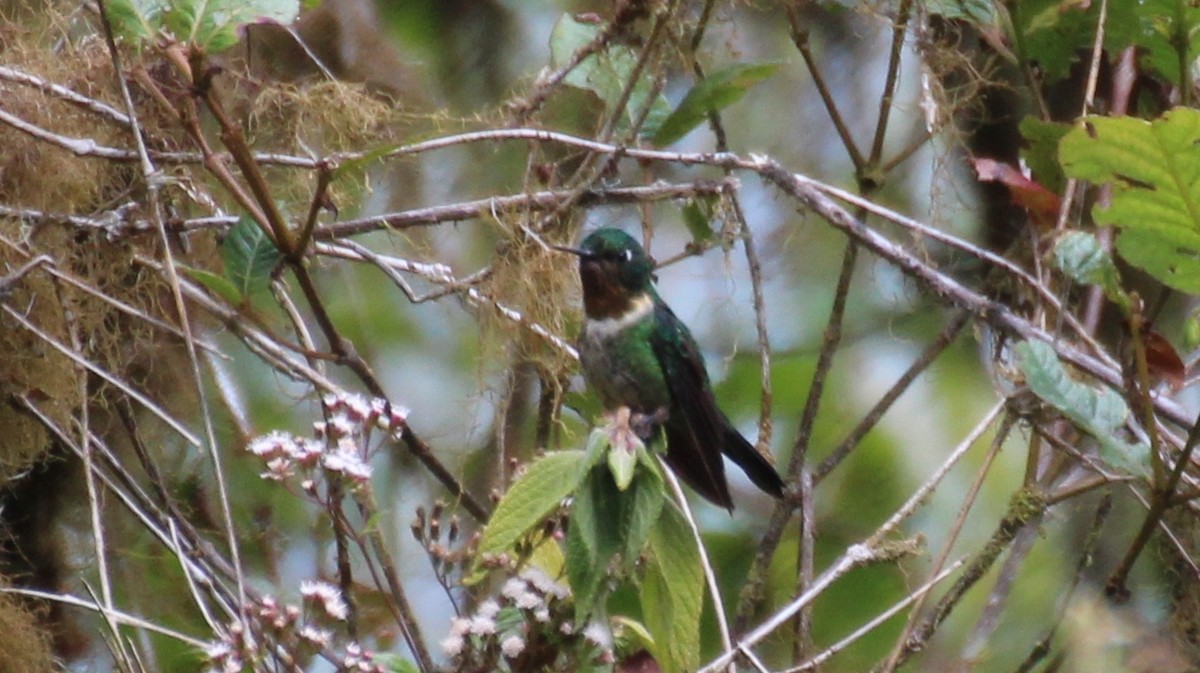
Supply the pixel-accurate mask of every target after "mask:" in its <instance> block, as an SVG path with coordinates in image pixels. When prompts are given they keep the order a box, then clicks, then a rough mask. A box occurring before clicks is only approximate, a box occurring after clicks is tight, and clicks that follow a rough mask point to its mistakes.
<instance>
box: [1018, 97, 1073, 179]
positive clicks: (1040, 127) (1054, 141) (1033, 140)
mask: <svg viewBox="0 0 1200 673" xmlns="http://www.w3.org/2000/svg"><path fill="white" fill-rule="evenodd" d="M1071 128H1072V126H1071V125H1070V124H1059V123H1056V122H1048V121H1042V120H1041V119H1038V118H1037V117H1033V116H1029V117H1026V118H1024V119H1022V120H1021V126H1020V130H1021V138H1022V139H1024V141H1025V142H1024V147H1022V148H1021V158H1022V159H1024V160H1025V163H1026V164H1027V165H1028V166H1029V171H1030V172H1031V173H1033V178H1034V179H1035V180H1037V182H1038V184H1040V185H1042V186H1043V187H1045V188H1046V189H1048V190H1050V191H1052V192H1054V193H1055V194H1061V193H1062V191H1063V187H1064V186H1065V185H1066V182H1067V179H1066V177H1065V176H1063V170H1062V165H1061V164H1059V163H1058V144H1059V142H1060V141H1061V140H1062V137H1063V136H1065V135H1066V134H1067V132H1068V131H1070V130H1071Z"/></svg>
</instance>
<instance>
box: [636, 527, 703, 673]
mask: <svg viewBox="0 0 1200 673" xmlns="http://www.w3.org/2000/svg"><path fill="white" fill-rule="evenodd" d="M650 552H651V556H650V560H649V562H648V563H647V564H646V576H645V578H644V579H643V580H642V592H641V603H642V621H643V622H644V623H645V625H646V628H647V629H648V630H649V631H650V634H651V635H652V636H653V638H654V651H653V652H652V654H654V658H655V659H656V660H657V661H658V664H659V666H661V667H662V670H664V671H667V672H668V673H671V672H674V671H679V672H681V673H682V672H684V671H694V670H696V669H697V668H698V667H699V664H700V612H701V610H702V608H703V606H704V568H703V567H702V566H701V565H700V552H699V550H697V549H696V541H695V540H694V539H693V537H692V533H691V527H690V526H689V525H688V522H687V519H685V518H684V516H683V513H682V512H680V511H679V508H678V507H676V506H675V504H674V503H670V504H668V505H667V506H666V507H664V508H663V511H662V515H661V516H659V518H658V521H657V523H656V525H655V526H654V528H653V529H651V531H650Z"/></svg>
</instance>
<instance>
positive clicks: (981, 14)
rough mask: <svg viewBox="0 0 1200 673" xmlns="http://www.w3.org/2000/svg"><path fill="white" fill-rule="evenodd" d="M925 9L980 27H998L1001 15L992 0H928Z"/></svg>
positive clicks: (931, 12)
mask: <svg viewBox="0 0 1200 673" xmlns="http://www.w3.org/2000/svg"><path fill="white" fill-rule="evenodd" d="M925 11H927V12H929V13H930V14H938V15H941V16H943V17H945V18H947V19H962V20H966V21H969V22H971V23H973V24H975V25H976V26H980V27H987V26H991V27H998V26H999V25H1000V15H999V12H998V11H997V8H996V3H995V2H992V1H991V0H926V4H925Z"/></svg>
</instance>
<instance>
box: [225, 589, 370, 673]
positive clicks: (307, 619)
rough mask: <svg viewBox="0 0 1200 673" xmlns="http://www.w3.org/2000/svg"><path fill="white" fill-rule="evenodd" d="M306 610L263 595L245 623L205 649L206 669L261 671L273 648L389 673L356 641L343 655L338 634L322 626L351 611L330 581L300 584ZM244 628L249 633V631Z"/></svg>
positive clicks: (347, 668) (360, 672) (234, 626)
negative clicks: (337, 637)
mask: <svg viewBox="0 0 1200 673" xmlns="http://www.w3.org/2000/svg"><path fill="white" fill-rule="evenodd" d="M300 594H301V596H302V597H303V599H304V604H305V608H307V609H303V608H301V607H300V606H298V605H293V604H281V603H279V602H278V601H277V600H275V599H274V598H273V597H271V596H264V597H262V598H260V599H259V600H258V601H257V602H255V603H253V604H251V605H249V606H248V607H247V609H246V616H247V618H248V619H247V621H246V622H240V621H234V622H232V623H230V624H229V625H228V626H227V627H226V629H225V631H224V633H222V634H221V639H220V640H218V641H216V642H214V643H211V644H210V645H209V646H208V647H207V648H205V657H206V658H207V660H208V667H207V668H206V669H205V673H241V672H242V671H256V670H261V669H262V667H261V666H260V664H261V662H263V661H267V660H269V659H270V658H271V657H272V656H273V654H272V653H273V651H274V650H275V648H278V647H283V648H285V649H287V650H289V651H291V652H294V653H297V654H303V655H308V654H314V653H317V652H320V653H322V654H323V655H325V656H326V658H329V657H334V658H333V659H332V661H334V662H335V663H336V664H337V665H338V666H339V670H342V671H355V672H357V673H386V671H387V668H386V667H385V666H384V665H382V664H380V663H378V662H376V661H375V660H374V659H375V657H374V653H372V652H371V651H370V650H366V649H364V648H363V647H362V646H361V645H359V644H358V643H357V642H353V641H352V642H349V643H346V644H345V648H344V650H343V652H342V653H341V654H340V655H339V654H338V653H337V652H336V650H335V649H334V647H335V645H336V643H335V637H334V632H333V631H332V630H330V629H329V628H326V627H325V626H324V625H325V624H327V623H329V622H331V621H339V622H340V621H345V620H346V619H347V618H348V616H349V608H348V607H347V606H346V601H345V600H344V599H343V598H342V592H341V591H340V590H339V589H338V588H337V587H335V586H334V585H332V584H329V583H328V582H317V581H305V582H303V583H301V585H300ZM246 625H249V627H250V629H249V630H250V632H251V633H249V634H248V633H247V629H246Z"/></svg>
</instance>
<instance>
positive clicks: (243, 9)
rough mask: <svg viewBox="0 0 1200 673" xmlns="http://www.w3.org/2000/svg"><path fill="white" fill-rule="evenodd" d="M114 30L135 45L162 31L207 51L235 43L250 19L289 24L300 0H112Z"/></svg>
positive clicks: (109, 9)
mask: <svg viewBox="0 0 1200 673" xmlns="http://www.w3.org/2000/svg"><path fill="white" fill-rule="evenodd" d="M108 11H109V18H110V19H111V21H112V23H113V29H114V30H115V31H116V32H117V34H118V35H120V36H121V37H122V38H125V39H127V40H130V41H132V42H134V43H135V44H141V43H148V42H152V41H153V40H155V39H156V38H157V37H158V34H159V32H160V31H162V30H166V31H168V32H170V33H172V34H173V35H174V37H175V39H177V40H181V41H184V42H189V43H191V44H194V45H196V46H198V47H201V48H203V49H204V50H206V51H208V52H218V51H222V50H224V49H228V48H229V47H232V46H233V45H234V44H237V41H238V39H239V37H240V35H239V29H240V28H241V27H242V26H244V25H245V24H247V23H250V22H253V21H274V22H278V23H283V24H287V23H291V22H292V21H294V20H295V19H296V16H297V15H298V14H299V12H300V3H299V0H112V2H110V3H109V6H108Z"/></svg>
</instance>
